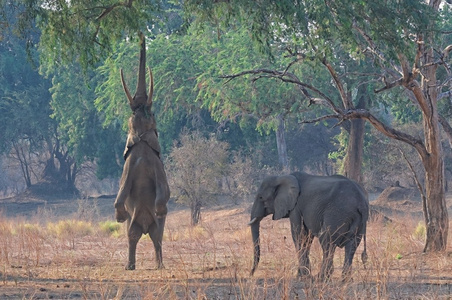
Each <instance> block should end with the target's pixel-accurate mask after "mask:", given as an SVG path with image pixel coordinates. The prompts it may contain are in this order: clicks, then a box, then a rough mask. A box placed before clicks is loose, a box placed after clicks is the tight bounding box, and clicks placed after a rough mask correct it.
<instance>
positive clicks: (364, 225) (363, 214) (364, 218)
mask: <svg viewBox="0 0 452 300" xmlns="http://www.w3.org/2000/svg"><path fill="white" fill-rule="evenodd" d="M359 212H360V214H361V218H362V228H361V230H362V231H361V234H362V235H363V243H364V250H363V253H361V260H362V262H363V265H364V269H365V268H366V263H367V259H368V255H367V249H366V244H367V243H366V236H367V219H368V218H369V209H367V211H364V212H362V211H361V210H359Z"/></svg>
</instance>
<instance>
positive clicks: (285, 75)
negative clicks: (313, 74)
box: [220, 69, 342, 114]
mask: <svg viewBox="0 0 452 300" xmlns="http://www.w3.org/2000/svg"><path fill="white" fill-rule="evenodd" d="M250 74H266V75H269V76H268V77H273V78H277V79H279V80H281V81H283V82H287V83H293V84H295V85H297V86H298V87H299V88H300V90H301V92H302V93H303V95H304V96H305V97H306V98H308V99H309V100H310V102H311V103H315V102H318V98H314V97H312V96H311V95H310V94H309V92H308V91H307V90H311V91H312V92H314V93H316V94H317V95H319V96H320V98H322V99H323V100H324V101H323V103H324V104H327V106H328V107H329V108H330V109H331V110H333V111H334V112H336V113H337V114H342V110H341V109H339V108H338V107H337V106H336V105H335V104H334V102H333V100H332V99H331V98H329V97H328V96H327V95H325V94H324V93H323V92H322V91H320V90H319V89H317V88H316V87H314V86H312V85H309V84H306V83H304V82H301V81H300V80H299V79H298V77H297V76H296V75H294V74H293V73H290V72H287V71H284V72H281V71H276V70H270V69H255V70H247V71H242V72H240V73H236V74H232V75H223V76H220V78H224V79H228V80H227V81H226V82H225V84H226V83H228V82H230V81H231V80H233V79H235V78H238V77H241V76H244V75H250ZM260 78H262V77H261V76H258V77H256V78H254V79H253V80H254V81H256V80H258V79H260Z"/></svg>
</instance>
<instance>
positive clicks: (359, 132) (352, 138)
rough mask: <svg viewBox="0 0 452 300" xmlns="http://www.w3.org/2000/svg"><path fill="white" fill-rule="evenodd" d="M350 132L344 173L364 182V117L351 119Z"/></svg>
mask: <svg viewBox="0 0 452 300" xmlns="http://www.w3.org/2000/svg"><path fill="white" fill-rule="evenodd" d="M350 122H351V126H350V134H349V140H348V145H347V153H346V156H345V162H344V175H345V176H346V177H348V178H350V179H353V180H355V181H356V182H359V183H362V182H363V178H362V171H361V166H362V163H363V145H364V127H365V125H366V124H365V121H364V120H362V119H355V120H350Z"/></svg>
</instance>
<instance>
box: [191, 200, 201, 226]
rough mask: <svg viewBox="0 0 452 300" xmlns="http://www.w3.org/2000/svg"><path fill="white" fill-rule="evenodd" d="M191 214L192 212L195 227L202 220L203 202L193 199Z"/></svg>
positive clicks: (192, 222)
mask: <svg viewBox="0 0 452 300" xmlns="http://www.w3.org/2000/svg"><path fill="white" fill-rule="evenodd" d="M190 212H191V225H192V226H195V225H197V224H198V223H199V220H200V218H201V201H199V200H198V199H192V201H191V203H190Z"/></svg>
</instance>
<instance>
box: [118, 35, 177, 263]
mask: <svg viewBox="0 0 452 300" xmlns="http://www.w3.org/2000/svg"><path fill="white" fill-rule="evenodd" d="M141 45H142V48H141V52H140V69H139V75H138V77H139V79H138V85H137V91H136V93H135V95H134V96H133V97H132V96H131V95H130V92H129V90H128V88H127V85H126V84H125V81H124V78H123V74H122V70H121V81H122V84H123V88H124V91H125V93H126V96H127V98H128V100H129V104H130V108H131V109H132V112H133V114H132V116H131V117H130V118H129V124H128V125H129V133H128V136H127V142H126V149H125V151H124V159H125V163H124V169H123V172H122V176H121V181H120V188H119V191H118V195H117V197H116V201H115V214H116V220H117V221H118V222H127V223H126V224H127V237H128V240H129V259H128V262H127V264H126V267H125V268H126V270H134V269H135V256H136V247H137V243H138V241H139V240H140V238H141V236H142V235H143V234H149V236H150V237H151V240H152V242H153V244H154V248H155V254H156V260H157V267H158V268H163V259H162V237H163V230H164V227H165V219H166V214H167V202H168V200H169V196H170V191H169V187H168V182H167V178H166V173H165V169H164V166H163V163H162V161H161V159H160V145H159V142H158V134H157V126H156V122H155V119H154V114H153V113H152V110H151V109H152V94H153V85H154V83H153V78H152V73H151V71H149V75H150V84H149V95H146V89H145V64H146V62H145V57H146V53H145V45H144V37H143V36H142V35H141Z"/></svg>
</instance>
